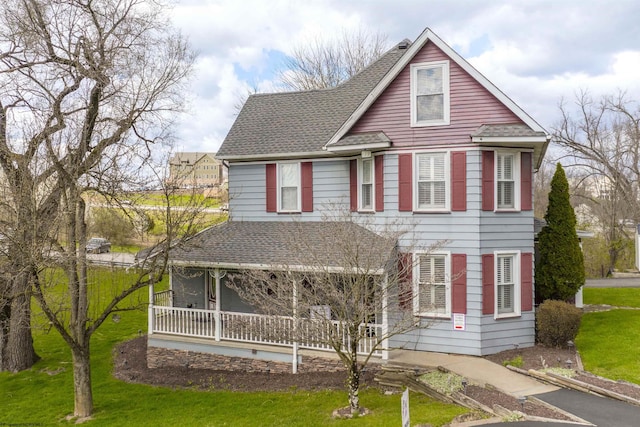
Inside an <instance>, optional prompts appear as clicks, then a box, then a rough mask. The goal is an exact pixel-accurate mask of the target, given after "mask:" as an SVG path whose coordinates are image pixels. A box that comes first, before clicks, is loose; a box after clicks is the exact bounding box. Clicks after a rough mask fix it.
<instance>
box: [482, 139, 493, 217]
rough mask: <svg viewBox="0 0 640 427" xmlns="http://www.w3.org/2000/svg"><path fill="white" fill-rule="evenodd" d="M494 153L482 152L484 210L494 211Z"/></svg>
mask: <svg viewBox="0 0 640 427" xmlns="http://www.w3.org/2000/svg"><path fill="white" fill-rule="evenodd" d="M493 162H494V152H493V151H483V152H482V210H483V211H492V210H493V207H494V202H493V197H494V194H493V193H494V183H493V180H494V173H495V172H494V163H493Z"/></svg>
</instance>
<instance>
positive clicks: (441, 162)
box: [414, 153, 449, 211]
mask: <svg viewBox="0 0 640 427" xmlns="http://www.w3.org/2000/svg"><path fill="white" fill-rule="evenodd" d="M415 163H416V167H415V187H416V188H415V189H414V194H415V204H414V206H416V210H418V211H448V210H449V155H448V153H422V154H416V161H415Z"/></svg>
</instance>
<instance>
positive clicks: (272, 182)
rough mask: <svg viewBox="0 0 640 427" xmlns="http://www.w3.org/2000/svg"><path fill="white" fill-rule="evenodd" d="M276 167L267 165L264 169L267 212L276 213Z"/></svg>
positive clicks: (272, 164) (273, 164)
mask: <svg viewBox="0 0 640 427" xmlns="http://www.w3.org/2000/svg"><path fill="white" fill-rule="evenodd" d="M276 168H277V165H276V164H275V163H268V164H267V165H266V167H265V169H266V178H265V181H266V186H267V194H266V198H267V212H277V211H278V178H277V173H276Z"/></svg>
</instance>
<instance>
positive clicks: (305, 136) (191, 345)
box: [149, 29, 549, 366]
mask: <svg viewBox="0 0 640 427" xmlns="http://www.w3.org/2000/svg"><path fill="white" fill-rule="evenodd" d="M548 142H549V137H548V136H547V134H546V132H545V130H544V129H543V128H542V127H541V126H540V125H539V124H538V123H536V121H535V120H534V119H533V118H531V117H530V116H529V115H528V114H527V113H525V112H524V111H523V110H522V109H521V108H520V107H518V106H517V105H516V104H515V103H514V102H513V101H512V100H511V99H510V98H509V97H507V96H506V95H505V94H504V93H503V92H501V91H500V90H499V89H498V88H497V87H496V86H494V85H493V84H492V83H491V82H490V81H489V80H487V79H486V78H485V77H484V76H482V75H481V74H480V73H479V72H478V71H477V70H476V69H474V68H473V67H472V66H471V65H470V64H469V63H468V62H467V61H465V60H464V59H463V58H462V57H461V56H460V55H459V54H458V53H456V52H455V51H454V50H453V49H452V48H451V47H449V46H448V45H447V44H446V43H444V42H443V41H442V40H441V39H440V38H439V37H438V36H437V35H435V34H434V33H433V32H432V31H431V30H429V29H427V30H425V31H424V32H423V33H422V34H421V35H420V36H419V37H418V39H417V40H416V41H415V42H413V43H410V42H408V41H403V42H401V43H399V44H398V45H396V46H394V47H393V48H392V49H391V50H389V51H388V52H387V53H386V54H385V55H383V56H382V57H381V58H380V59H378V60H377V61H376V62H374V63H373V64H371V65H370V66H369V67H367V68H366V69H364V70H363V71H361V72H360V73H359V74H357V75H356V76H354V77H353V78H351V79H350V80H348V81H346V82H344V83H343V84H341V85H340V86H338V87H336V88H332V89H325V90H312V91H302V92H287V93H273V94H256V95H253V96H251V97H249V99H248V100H247V102H246V104H245V105H244V107H243V109H242V111H241V112H240V114H239V115H238V117H237V119H236V121H235V123H234V124H233V126H232V128H231V130H230V131H229V134H228V135H227V137H226V139H225V140H224V142H223V144H222V147H221V148H220V150H219V151H218V154H217V157H218V158H219V159H222V160H224V161H225V162H227V163H228V165H229V194H230V197H231V201H230V221H229V222H227V223H225V224H222V225H219V226H216V227H212V228H211V229H208V230H206V231H204V232H202V233H201V234H200V235H198V236H196V237H195V238H194V239H193V241H192V243H191V244H190V245H189V244H188V245H187V246H186V247H185V248H182V249H180V250H175V251H173V252H172V255H171V261H172V265H173V266H174V268H176V270H174V274H173V275H172V285H171V286H172V289H171V291H169V293H170V298H169V299H165V300H164V302H162V300H161V298H160V297H157V298H156V300H155V304H152V306H151V307H150V315H149V316H150V317H149V319H150V330H149V332H150V335H149V349H150V354H151V356H150V359H149V361H150V364H151V365H152V366H158V365H160V364H162V363H169V362H168V361H169V360H175V359H176V357H177V356H176V354H178V353H180V352H183V353H182V354H183V355H184V351H190V352H192V353H193V352H195V353H197V354H199V355H201V356H203V355H205V354H209V355H212V354H213V355H215V356H216V357H218V356H219V357H222V358H224V357H227V358H228V357H238V358H241V359H243V360H244V359H246V360H255V359H261V360H270V361H272V362H274V361H275V362H277V361H288V360H289V359H288V357H289V356H283V357H279V356H278V355H277V353H278V351H277V350H273V349H271V350H267V349H264V348H257V347H255V346H251V345H248V346H244V347H243V346H241V345H236V346H228V345H227V346H225V345H224V343H225V342H228V341H233V340H234V339H235V340H236V341H240V342H243V343H256V342H260V340H259V338H258V339H256V338H255V337H253V336H252V337H248V336H247V337H240V338H238V337H235V338H234V337H232V336H230V334H229V333H227V332H225V331H226V329H227V327H230V326H229V325H231V324H233V322H234V320H233V319H234V316H235V315H237V314H238V313H243V314H244V315H248V314H249V313H252V310H251V307H248V306H247V305H246V304H245V303H244V302H243V301H242V300H241V299H240V298H239V297H238V296H237V295H236V294H235V293H234V292H233V291H231V290H230V289H228V288H227V287H226V286H225V275H226V274H227V272H229V271H233V270H239V269H247V268H266V267H265V266H270V265H275V264H277V263H279V262H283V263H284V262H285V261H286V258H287V256H289V255H290V254H287V252H286V249H283V248H285V246H286V245H282V244H280V243H281V241H280V240H281V239H282V237H281V236H282V227H283V226H285V227H286V224H294V223H295V224H296V226H298V227H306V228H305V229H304V230H305V232H306V233H307V235H308V238H309V239H311V241H313V239H317V241H326V239H327V238H330V234H331V233H332V227H331V224H327V223H323V222H322V215H323V212H324V209H325V207H326V206H327V205H329V204H334V205H335V204H336V203H337V204H342V205H343V206H344V207H346V208H347V210H349V211H350V212H351V215H354V216H358V215H363V216H364V215H367V216H368V217H369V218H370V219H373V223H378V224H384V223H385V222H388V221H389V220H391V219H407V220H408V221H411V222H412V223H413V224H415V230H414V232H413V233H411V236H410V237H406V238H403V239H400V240H399V241H398V250H399V251H400V252H405V253H406V252H407V251H409V253H408V254H405V256H409V257H411V260H412V264H413V265H414V267H413V274H411V280H412V289H411V291H412V299H411V301H412V303H411V309H412V310H413V315H414V316H415V318H416V319H417V321H418V322H419V323H424V324H425V325H427V324H428V325H429V327H428V328H425V329H421V328H418V329H416V330H415V331H414V332H410V333H406V334H402V335H399V336H395V337H393V338H392V339H391V340H390V341H391V342H390V343H389V348H394V347H402V348H411V349H412V350H415V351H436V352H448V353H459V354H468V355H486V354H491V353H495V352H499V351H502V350H506V349H512V348H514V347H517V346H519V347H527V346H532V345H533V344H534V339H535V332H534V323H535V320H534V317H535V316H534V305H533V295H534V292H533V252H534V217H533V210H532V191H533V190H532V180H533V173H534V171H535V170H536V169H537V167H538V166H539V165H540V162H541V161H542V158H543V156H544V153H545V150H546V148H547V144H548ZM368 232H370V230H362V233H364V234H366V233H368ZM365 237H366V236H365ZM367 238H371V239H372V247H375V237H371V236H369V237H367ZM442 241H445V242H446V244H445V245H444V246H443V247H441V248H439V249H438V250H437V251H433V252H428V253H421V252H419V251H416V252H410V249H408V248H414V247H416V245H415V243H420V245H418V246H422V247H424V246H428V245H430V244H433V243H435V242H442ZM177 269H179V270H180V271H181V272H180V273H176V272H177V271H178V270H177ZM434 272H435V274H434ZM425 277H430V278H431V279H433V278H434V277H438V278H441V281H442V283H436V284H435V285H436V286H434V283H432V282H429V283H427V282H426V281H425V280H424V278H425ZM427 286H429V287H431V288H432V289H434V292H431V293H428V292H424V290H423V289H422V288H423V287H427ZM164 295H166V293H165V294H164ZM427 295H431V296H430V297H429V296H427ZM427 299H428V301H427ZM178 315H179V316H183V317H184V318H187V317H189V316H191V318H195V317H194V316H196V317H197V316H200V317H198V319H202V318H204V317H205V316H209V317H207V319H212V320H211V321H208V322H202V321H200V322H195V323H196V324H197V327H193V326H187V327H184V325H183V329H179V328H177V327H176V326H175V324H174V323H173V321H172V320H171V319H173V318H174V316H178ZM256 316H257V315H256ZM434 320H435V321H434ZM385 321H387V320H385ZM383 326H384V325H383ZM198 328H199V329H198ZM188 337H197V340H196V341H189V339H188ZM203 339H204V340H203ZM203 357H204V356H203ZM208 360H210V361H211V360H214V362H215V363H219V360H218V359H208ZM212 363H213V362H212Z"/></svg>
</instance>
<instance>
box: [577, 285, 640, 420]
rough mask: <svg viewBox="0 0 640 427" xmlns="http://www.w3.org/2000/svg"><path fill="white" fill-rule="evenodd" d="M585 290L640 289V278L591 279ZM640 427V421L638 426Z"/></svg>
mask: <svg viewBox="0 0 640 427" xmlns="http://www.w3.org/2000/svg"><path fill="white" fill-rule="evenodd" d="M584 287H585V288H640V276H639V277H632V276H629V277H616V278H609V279H589V280H587V282H586V283H585V285H584ZM637 425H640V420H639V421H638V424H637Z"/></svg>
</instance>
